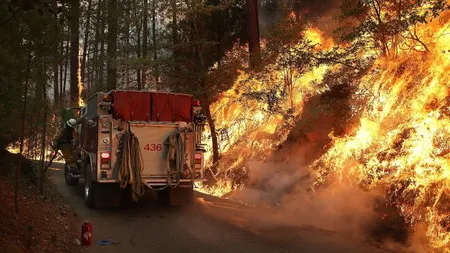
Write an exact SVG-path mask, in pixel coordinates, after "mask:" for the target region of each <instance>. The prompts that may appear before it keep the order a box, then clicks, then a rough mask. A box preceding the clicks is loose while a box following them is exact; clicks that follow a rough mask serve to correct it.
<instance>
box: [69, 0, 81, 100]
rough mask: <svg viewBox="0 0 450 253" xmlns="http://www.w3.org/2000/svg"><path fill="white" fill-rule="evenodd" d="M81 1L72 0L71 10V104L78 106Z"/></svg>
mask: <svg viewBox="0 0 450 253" xmlns="http://www.w3.org/2000/svg"><path fill="white" fill-rule="evenodd" d="M79 16H80V1H79V0H71V10H70V106H74V107H76V106H78V99H79V94H78V64H79V59H78V54H79V39H80V31H79Z"/></svg>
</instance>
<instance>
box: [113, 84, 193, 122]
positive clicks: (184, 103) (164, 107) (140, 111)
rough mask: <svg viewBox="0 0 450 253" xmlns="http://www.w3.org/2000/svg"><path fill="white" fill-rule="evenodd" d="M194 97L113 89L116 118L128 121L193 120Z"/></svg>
mask: <svg viewBox="0 0 450 253" xmlns="http://www.w3.org/2000/svg"><path fill="white" fill-rule="evenodd" d="M193 105H194V97H193V96H190V95H184V94H175V93H158V92H147V91H146V92H140V91H113V95H112V107H113V108H114V118H115V119H122V120H126V121H156V122H176V121H184V122H188V123H189V122H191V121H192V113H193V112H192V109H193Z"/></svg>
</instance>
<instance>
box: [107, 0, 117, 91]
mask: <svg viewBox="0 0 450 253" xmlns="http://www.w3.org/2000/svg"><path fill="white" fill-rule="evenodd" d="M118 14H119V13H118V11H117V0H108V48H107V54H108V62H107V66H106V67H107V70H106V72H107V73H106V76H107V77H106V78H107V80H106V83H107V90H108V91H110V90H114V89H116V88H117V30H118Z"/></svg>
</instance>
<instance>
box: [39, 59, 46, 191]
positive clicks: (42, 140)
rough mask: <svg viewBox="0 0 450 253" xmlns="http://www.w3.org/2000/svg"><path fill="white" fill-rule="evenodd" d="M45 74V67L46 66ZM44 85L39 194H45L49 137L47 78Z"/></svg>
mask: <svg viewBox="0 0 450 253" xmlns="http://www.w3.org/2000/svg"><path fill="white" fill-rule="evenodd" d="M43 69H44V71H43V73H45V66H44V68H43ZM43 81H44V82H43V83H42V84H41V85H42V106H43V107H44V119H43V120H42V133H41V161H40V166H39V177H38V179H39V181H38V182H39V183H38V188H39V194H40V195H43V194H44V165H45V144H46V137H47V85H46V80H45V78H44V79H43Z"/></svg>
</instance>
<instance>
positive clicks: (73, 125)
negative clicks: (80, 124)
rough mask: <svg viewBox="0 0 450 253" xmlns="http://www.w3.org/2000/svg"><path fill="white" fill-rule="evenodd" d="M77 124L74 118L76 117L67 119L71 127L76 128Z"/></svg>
mask: <svg viewBox="0 0 450 253" xmlns="http://www.w3.org/2000/svg"><path fill="white" fill-rule="evenodd" d="M75 124H77V121H76V120H74V119H69V120H68V121H67V125H68V126H69V127H71V128H75Z"/></svg>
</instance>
